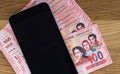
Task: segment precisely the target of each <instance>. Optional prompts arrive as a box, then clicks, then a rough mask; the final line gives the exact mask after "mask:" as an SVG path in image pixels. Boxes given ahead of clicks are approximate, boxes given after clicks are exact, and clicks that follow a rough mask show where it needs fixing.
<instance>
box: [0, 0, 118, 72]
mask: <svg viewBox="0 0 120 74" xmlns="http://www.w3.org/2000/svg"><path fill="white" fill-rule="evenodd" d="M76 1H77V2H78V4H79V5H80V6H81V7H82V8H83V9H84V11H85V12H86V13H87V14H88V15H89V17H90V18H91V19H92V22H94V23H97V24H98V25H99V28H100V30H101V32H102V35H103V38H104V40H105V42H106V45H107V47H108V50H109V52H110V55H111V57H112V60H113V64H112V65H109V66H107V67H104V68H102V69H99V70H97V71H94V72H92V73H91V74H120V0H76ZM27 2H29V0H0V29H2V28H3V27H4V26H5V25H6V24H7V23H8V18H9V16H10V15H12V14H14V13H16V12H18V11H19V10H20V9H21V8H22V7H23V6H24V5H25V4H26V3H27ZM0 74H15V72H14V71H13V69H12V68H11V66H10V65H9V63H8V62H7V60H6V59H5V57H4V56H3V54H2V53H0Z"/></svg>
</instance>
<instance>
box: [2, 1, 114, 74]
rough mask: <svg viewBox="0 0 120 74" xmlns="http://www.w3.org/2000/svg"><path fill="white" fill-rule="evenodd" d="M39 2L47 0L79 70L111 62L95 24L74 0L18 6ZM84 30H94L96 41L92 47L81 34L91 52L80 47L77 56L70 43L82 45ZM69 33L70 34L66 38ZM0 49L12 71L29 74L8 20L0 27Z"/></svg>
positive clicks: (97, 67)
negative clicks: (82, 50) (0, 28)
mask: <svg viewBox="0 0 120 74" xmlns="http://www.w3.org/2000/svg"><path fill="white" fill-rule="evenodd" d="M41 2H47V3H48V4H49V6H50V8H51V11H52V13H53V15H54V18H55V20H56V22H57V25H58V28H59V30H60V32H61V34H62V36H63V39H64V40H65V43H66V45H67V47H68V51H69V53H70V55H71V57H72V59H73V62H74V64H75V66H76V69H77V71H78V73H79V74H85V73H89V72H92V71H94V70H97V69H99V68H102V67H104V66H106V65H108V64H110V63H112V61H111V59H110V56H109V53H108V51H107V48H106V46H105V43H104V41H103V39H102V37H101V34H100V32H99V30H98V28H97V26H96V25H94V26H93V25H92V26H91V24H92V23H91V21H90V18H89V17H88V16H87V14H86V13H85V12H84V11H83V9H82V8H81V7H80V6H79V5H78V4H77V3H76V2H75V0H31V1H30V2H29V3H28V4H27V5H26V6H25V7H24V8H23V9H22V10H25V9H27V8H30V7H32V6H34V5H37V4H39V3H41ZM22 10H21V11H22ZM88 27H90V28H88ZM90 29H93V31H92V30H91V31H90ZM88 32H89V33H95V34H96V37H97V40H98V41H97V42H98V43H97V42H96V45H98V47H97V46H95V47H94V44H92V41H91V42H90V41H89V39H87V37H85V38H86V40H87V41H88V42H89V44H90V43H91V44H90V48H93V49H94V52H92V51H93V50H92V49H91V51H89V52H85V50H84V53H83V52H82V53H81V54H82V55H81V56H78V55H74V53H73V52H72V49H73V47H77V46H79V47H81V48H82V49H83V47H82V45H81V40H84V36H85V35H88ZM80 33H83V34H85V35H83V34H82V36H83V37H82V36H76V35H78V34H80ZM68 36H69V37H68ZM71 36H73V38H70V37H71ZM103 49H104V50H103ZM0 50H1V51H2V53H3V54H4V55H5V57H6V58H7V60H8V61H9V63H10V65H11V66H12V68H13V69H14V71H15V72H16V74H31V73H30V70H29V68H28V66H27V63H26V61H25V59H24V57H23V54H22V52H21V49H20V47H19V44H18V42H17V40H16V38H15V36H14V34H13V31H12V29H11V26H10V24H9V23H8V24H7V25H6V26H5V27H4V28H3V29H2V30H1V31H0ZM99 50H100V51H99ZM89 55H90V56H92V57H90V56H89ZM77 57H80V58H81V59H82V58H83V59H85V60H83V61H82V62H83V63H82V62H81V61H80V60H81V59H77ZM96 57H97V58H96ZM95 58H96V59H95ZM106 58H107V59H106ZM90 59H91V60H90ZM108 60H109V62H108Z"/></svg>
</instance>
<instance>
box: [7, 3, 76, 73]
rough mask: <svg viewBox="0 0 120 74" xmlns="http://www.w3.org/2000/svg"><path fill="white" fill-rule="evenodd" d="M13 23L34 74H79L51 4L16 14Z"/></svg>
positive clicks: (43, 4) (12, 17)
mask: <svg viewBox="0 0 120 74" xmlns="http://www.w3.org/2000/svg"><path fill="white" fill-rule="evenodd" d="M9 22H10V25H11V27H12V29H13V32H14V34H15V36H16V38H17V40H18V43H19V45H20V47H21V50H22V52H23V55H24V57H25V59H26V62H27V64H28V66H29V68H30V71H31V73H32V74H77V71H76V69H75V67H74V64H73V62H72V60H71V58H70V55H69V53H68V50H67V48H66V46H65V43H64V41H63V38H62V36H61V34H60V31H59V29H58V27H57V24H56V21H55V19H54V17H53V15H52V12H51V10H50V7H49V5H48V4H46V3H41V4H38V5H36V6H34V7H32V8H29V9H27V10H24V11H22V12H19V13H17V14H14V15H12V16H11V17H10V18H9Z"/></svg>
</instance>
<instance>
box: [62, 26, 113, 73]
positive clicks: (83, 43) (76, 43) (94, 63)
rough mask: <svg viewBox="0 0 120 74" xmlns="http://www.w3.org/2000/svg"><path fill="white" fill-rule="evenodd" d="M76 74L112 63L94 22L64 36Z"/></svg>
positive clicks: (88, 71)
mask: <svg viewBox="0 0 120 74" xmlns="http://www.w3.org/2000/svg"><path fill="white" fill-rule="evenodd" d="M64 41H65V44H66V46H67V48H68V51H69V53H70V55H71V57H72V60H73V62H74V64H75V67H76V69H77V71H78V74H87V73H90V72H93V71H95V70H97V69H99V68H102V67H104V66H107V65H109V64H111V63H112V60H111V58H110V55H109V52H108V50H107V47H106V45H105V42H104V40H103V37H102V36H101V33H100V31H99V29H98V26H97V25H96V24H94V25H91V26H89V27H87V28H85V29H83V30H81V31H77V32H74V33H71V34H69V35H68V36H66V38H64Z"/></svg>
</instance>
